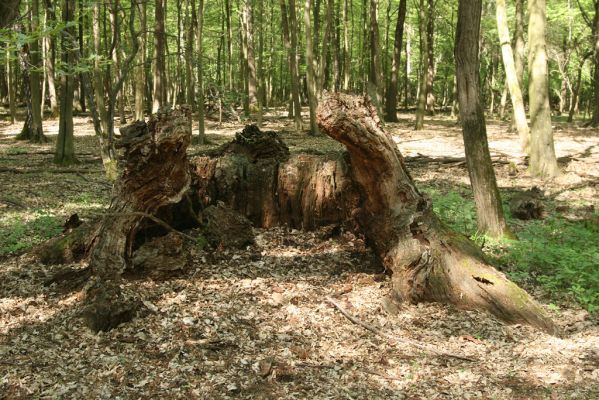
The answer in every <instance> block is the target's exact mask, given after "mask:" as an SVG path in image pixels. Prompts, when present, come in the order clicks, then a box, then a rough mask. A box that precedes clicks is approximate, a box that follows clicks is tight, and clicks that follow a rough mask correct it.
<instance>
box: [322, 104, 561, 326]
mask: <svg viewBox="0 0 599 400" xmlns="http://www.w3.org/2000/svg"><path fill="white" fill-rule="evenodd" d="M318 123H319V126H320V128H321V130H322V131H323V132H324V133H326V134H327V135H329V136H331V137H332V138H334V139H335V140H337V141H339V142H341V143H343V144H344V145H345V146H346V147H347V150H348V152H349V158H350V163H351V168H352V175H353V177H354V179H355V182H356V184H357V185H358V186H359V187H360V189H361V193H363V196H362V199H361V201H362V202H361V206H362V207H361V210H360V211H359V212H357V213H356V217H357V220H358V223H359V224H360V225H361V227H362V229H363V230H364V232H365V234H366V237H367V238H368V239H369V241H370V243H372V245H373V247H374V250H375V252H376V253H377V254H378V256H379V257H380V258H381V260H382V261H383V264H384V265H385V267H386V268H387V270H389V271H391V272H392V274H393V275H392V282H393V286H394V290H395V291H396V292H397V293H398V294H399V295H400V296H401V298H402V299H404V300H405V301H410V302H414V303H416V302H422V301H438V302H448V303H453V304H456V305H457V306H459V307H463V308H475V309H482V310H487V311H489V312H491V313H492V314H494V315H496V316H497V317H499V318H501V319H503V320H505V321H508V322H526V323H529V324H531V325H533V326H536V327H538V328H540V329H543V330H545V331H547V332H550V333H555V332H556V330H557V329H556V326H555V325H554V324H553V322H552V321H551V320H550V319H549V318H548V317H547V316H546V314H545V313H544V311H543V309H542V308H541V307H540V306H539V305H538V304H537V303H536V302H535V301H534V300H533V299H532V298H531V297H530V296H529V295H528V294H527V293H526V292H525V291H523V290H522V289H520V288H519V287H518V286H516V285H515V284H513V283H512V282H510V281H509V280H508V279H507V278H506V277H505V276H504V275H503V274H501V273H499V272H498V271H496V270H495V269H494V268H492V267H491V266H489V265H488V264H487V263H486V262H485V261H484V256H483V254H482V253H481V251H480V250H479V249H478V248H477V247H476V246H475V245H474V244H473V243H472V242H470V241H469V240H468V239H467V238H465V237H463V236H461V235H459V234H457V233H456V232H453V231H451V230H450V229H449V228H447V227H446V226H444V225H443V224H442V223H441V222H440V221H439V219H438V218H437V217H436V215H435V214H434V213H433V211H432V204H431V202H430V200H429V199H427V198H426V197H425V196H423V195H422V194H421V193H420V192H419V191H418V189H417V188H416V186H415V184H414V181H413V180H412V178H411V177H410V174H409V172H408V171H407V169H406V167H405V164H404V161H403V157H402V155H401V154H400V152H399V150H398V149H397V146H396V144H395V142H394V141H393V139H392V138H391V136H390V135H389V134H388V133H386V132H385V131H383V129H382V127H381V123H380V121H379V119H378V117H377V115H376V111H375V110H374V108H373V107H372V104H371V103H370V102H369V101H368V99H362V98H359V97H355V96H350V95H343V94H334V93H333V94H327V95H325V96H324V98H323V100H322V102H321V104H320V106H319V108H318ZM374 177H376V179H375V178H374Z"/></svg>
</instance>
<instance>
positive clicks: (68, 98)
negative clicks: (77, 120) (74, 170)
mask: <svg viewBox="0 0 599 400" xmlns="http://www.w3.org/2000/svg"><path fill="white" fill-rule="evenodd" d="M74 20H75V0H64V3H63V7H62V21H63V23H64V24H65V28H64V29H63V31H62V35H61V41H60V47H61V59H62V63H63V65H64V67H65V68H68V70H67V71H64V72H63V73H62V77H61V79H60V99H61V101H60V117H59V127H58V139H57V140H56V151H55V153H54V162H55V163H56V164H60V165H70V164H73V163H76V162H77V159H76V158H75V145H74V137H73V96H74V93H75V78H74V76H75V73H76V72H75V70H74V68H73V66H74V64H75V52H76V51H77V50H76V49H77V44H76V43H75V40H74V38H75V37H76V36H75V27H74V26H73V25H72V22H73V21H74ZM79 49H81V47H79ZM79 51H81V50H79Z"/></svg>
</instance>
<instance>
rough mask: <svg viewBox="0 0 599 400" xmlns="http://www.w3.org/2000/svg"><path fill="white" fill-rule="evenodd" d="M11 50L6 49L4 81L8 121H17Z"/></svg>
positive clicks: (13, 66) (12, 122) (13, 64)
mask: <svg viewBox="0 0 599 400" xmlns="http://www.w3.org/2000/svg"><path fill="white" fill-rule="evenodd" d="M11 52H12V51H11V50H10V49H7V50H6V81H7V83H8V108H9V110H10V123H11V124H14V123H15V122H16V121H17V104H16V103H17V101H16V97H17V91H16V88H15V71H14V70H15V63H14V61H13V60H12V54H11Z"/></svg>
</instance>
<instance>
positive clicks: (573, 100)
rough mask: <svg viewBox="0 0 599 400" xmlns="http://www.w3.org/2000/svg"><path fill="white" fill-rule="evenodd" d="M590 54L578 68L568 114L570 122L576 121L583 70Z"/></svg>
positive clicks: (584, 57) (583, 58)
mask: <svg viewBox="0 0 599 400" xmlns="http://www.w3.org/2000/svg"><path fill="white" fill-rule="evenodd" d="M589 55H590V54H587V55H585V56H583V57H582V60H581V61H580V65H579V66H578V72H577V73H576V83H575V84H574V87H573V88H572V98H571V99H570V110H569V112H568V122H572V121H573V120H574V113H575V112H576V111H577V109H576V107H577V106H578V99H579V93H580V84H581V82H582V69H583V68H584V63H585V62H586V61H587V59H588V58H589Z"/></svg>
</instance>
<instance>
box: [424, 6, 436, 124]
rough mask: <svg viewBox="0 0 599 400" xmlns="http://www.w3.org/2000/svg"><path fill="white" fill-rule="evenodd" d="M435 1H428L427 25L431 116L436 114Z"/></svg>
mask: <svg viewBox="0 0 599 400" xmlns="http://www.w3.org/2000/svg"><path fill="white" fill-rule="evenodd" d="M434 39H435V0H428V16H427V24H426V57H428V61H427V70H426V111H427V113H428V114H429V115H433V114H434V113H435V92H434V91H433V85H434V82H435V46H434Z"/></svg>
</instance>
